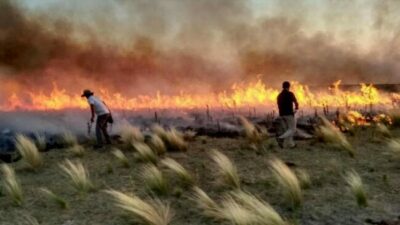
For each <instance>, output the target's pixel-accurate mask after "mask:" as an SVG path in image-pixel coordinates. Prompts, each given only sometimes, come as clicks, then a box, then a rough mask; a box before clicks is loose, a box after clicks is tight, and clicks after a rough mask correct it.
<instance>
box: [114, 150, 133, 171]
mask: <svg viewBox="0 0 400 225" xmlns="http://www.w3.org/2000/svg"><path fill="white" fill-rule="evenodd" d="M111 154H113V155H114V156H115V158H116V159H117V160H118V162H119V163H120V164H121V166H123V167H125V168H129V167H130V164H129V160H128V158H127V157H126V156H125V154H124V153H123V152H122V151H121V150H119V149H117V148H114V149H113V150H112V152H111Z"/></svg>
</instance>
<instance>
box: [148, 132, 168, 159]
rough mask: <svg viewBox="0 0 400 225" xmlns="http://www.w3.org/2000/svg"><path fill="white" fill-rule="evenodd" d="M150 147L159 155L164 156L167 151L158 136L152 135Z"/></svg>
mask: <svg viewBox="0 0 400 225" xmlns="http://www.w3.org/2000/svg"><path fill="white" fill-rule="evenodd" d="M148 145H149V146H150V148H151V149H153V150H154V151H155V152H157V154H158V155H163V154H165V152H166V151H167V148H166V147H165V144H164V142H163V140H162V139H161V138H160V137H159V136H158V135H157V134H152V135H151V138H150V141H149V142H148Z"/></svg>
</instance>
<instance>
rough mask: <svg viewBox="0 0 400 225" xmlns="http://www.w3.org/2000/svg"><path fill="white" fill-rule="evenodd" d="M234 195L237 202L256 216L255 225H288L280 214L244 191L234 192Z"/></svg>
mask: <svg viewBox="0 0 400 225" xmlns="http://www.w3.org/2000/svg"><path fill="white" fill-rule="evenodd" d="M232 195H233V197H234V198H235V200H236V201H238V202H239V203H240V204H241V205H242V206H243V207H245V208H247V209H248V210H250V211H251V212H252V214H254V216H253V217H254V218H256V219H257V222H256V223H255V224H261V225H262V224H265V225H287V223H286V222H285V221H284V220H283V219H282V217H281V216H280V215H279V213H277V212H276V211H275V210H274V208H272V206H271V205H269V204H268V203H266V202H264V201H262V200H260V199H258V198H257V197H255V196H253V195H251V194H247V193H245V192H242V191H239V192H234V193H233V194H232Z"/></svg>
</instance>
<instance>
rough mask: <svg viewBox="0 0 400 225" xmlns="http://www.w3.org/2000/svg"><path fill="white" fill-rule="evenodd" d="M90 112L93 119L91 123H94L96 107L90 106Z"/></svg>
mask: <svg viewBox="0 0 400 225" xmlns="http://www.w3.org/2000/svg"><path fill="white" fill-rule="evenodd" d="M90 111H91V113H92V117H90V122H92V123H93V122H94V105H92V104H90Z"/></svg>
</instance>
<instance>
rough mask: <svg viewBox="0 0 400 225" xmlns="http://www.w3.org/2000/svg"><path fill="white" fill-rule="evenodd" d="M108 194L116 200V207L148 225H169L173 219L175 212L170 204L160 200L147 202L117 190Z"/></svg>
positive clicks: (108, 191) (109, 191)
mask: <svg viewBox="0 0 400 225" xmlns="http://www.w3.org/2000/svg"><path fill="white" fill-rule="evenodd" d="M106 193H107V194H109V195H111V196H112V197H113V199H114V202H115V205H116V206H117V207H118V208H121V209H123V210H125V211H127V212H129V213H131V215H132V216H133V217H134V218H135V219H137V220H139V221H141V222H143V223H144V224H148V225H168V224H170V223H171V221H172V218H173V212H172V210H171V208H170V206H169V204H164V203H162V202H161V201H160V200H153V201H152V202H146V201H144V200H142V199H141V198H139V197H137V196H129V195H126V194H124V193H122V192H119V191H115V190H107V191H106Z"/></svg>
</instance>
